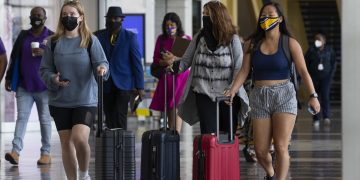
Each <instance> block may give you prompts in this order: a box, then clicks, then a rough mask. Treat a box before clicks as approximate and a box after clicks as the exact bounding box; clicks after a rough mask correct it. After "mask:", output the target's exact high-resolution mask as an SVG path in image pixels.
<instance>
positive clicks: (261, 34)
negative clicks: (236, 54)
mask: <svg viewBox="0 0 360 180" xmlns="http://www.w3.org/2000/svg"><path fill="white" fill-rule="evenodd" d="M283 38H286V39H287V40H288V41H283ZM284 42H286V43H284ZM285 46H286V47H285ZM284 47H285V48H288V49H289V51H290V54H291V57H292V58H291V59H292V62H293V63H294V64H295V67H296V69H297V71H298V72H299V74H300V76H301V77H302V80H303V82H304V85H305V86H306V88H307V90H308V93H309V94H310V97H309V102H308V105H309V107H311V108H312V109H314V111H315V112H316V113H317V112H319V111H320V105H319V101H318V99H317V94H316V92H315V89H314V86H313V83H312V80H311V77H310V75H309V73H308V71H307V69H306V65H305V60H304V57H303V53H302V50H301V47H300V45H299V43H298V42H297V41H296V40H295V39H294V38H293V37H292V35H291V34H290V33H289V31H288V29H287V27H286V22H285V17H284V14H283V12H282V11H281V9H280V6H279V4H278V3H273V2H270V3H266V4H265V5H264V6H263V7H262V8H261V10H260V15H259V22H258V25H257V29H256V30H255V32H254V33H253V34H252V35H251V36H250V37H249V38H248V40H247V41H246V42H245V45H244V59H243V64H242V67H241V69H240V71H239V73H238V74H237V76H236V79H235V80H234V82H233V84H232V87H231V88H230V90H228V91H225V95H227V96H231V97H234V95H235V93H236V92H237V91H238V90H239V88H240V87H241V85H242V84H243V83H244V81H245V80H246V77H247V75H248V73H249V71H250V69H252V70H253V74H252V78H253V82H254V87H253V89H252V90H251V92H250V96H249V100H250V107H251V112H250V117H251V119H252V121H253V134H254V145H255V152H256V156H257V159H258V162H259V163H260V165H261V166H262V167H263V168H264V170H265V172H266V177H265V179H267V180H273V179H275V173H276V179H277V180H285V179H286V177H287V173H288V170H289V166H290V162H289V160H290V157H289V152H288V145H289V139H290V137H291V133H292V131H293V128H294V125H295V119H296V115H297V100H296V91H295V88H294V84H293V83H292V82H290V78H291V72H292V71H291V65H290V64H291V63H289V62H290V61H288V58H287V55H286V52H285V48H284ZM289 51H288V52H289ZM271 139H273V140H274V146H275V153H276V160H275V164H276V167H275V168H274V167H273V165H272V157H271V155H270V153H269V152H270V145H271Z"/></svg>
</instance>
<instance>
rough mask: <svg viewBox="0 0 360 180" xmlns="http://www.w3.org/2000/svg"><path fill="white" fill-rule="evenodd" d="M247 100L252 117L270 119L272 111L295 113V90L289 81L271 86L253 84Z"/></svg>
mask: <svg viewBox="0 0 360 180" xmlns="http://www.w3.org/2000/svg"><path fill="white" fill-rule="evenodd" d="M249 100H250V107H251V111H250V117H251V118H252V119H270V118H271V116H272V115H273V114H274V113H290V114H294V115H297V100H296V92H295V88H294V84H293V83H291V82H290V81H286V82H283V83H279V84H275V85H272V86H255V87H254V88H253V89H252V90H251V92H250V97H249Z"/></svg>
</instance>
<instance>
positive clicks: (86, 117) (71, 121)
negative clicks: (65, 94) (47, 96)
mask: <svg viewBox="0 0 360 180" xmlns="http://www.w3.org/2000/svg"><path fill="white" fill-rule="evenodd" d="M49 110H50V115H51V116H52V117H53V118H54V121H55V125H56V129H57V131H61V130H70V129H72V127H73V126H75V125H77V124H83V125H86V126H88V127H90V128H91V127H92V126H93V123H94V119H95V118H94V117H95V115H96V113H97V107H77V108H63V107H55V106H49Z"/></svg>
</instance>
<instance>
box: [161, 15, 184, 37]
mask: <svg viewBox="0 0 360 180" xmlns="http://www.w3.org/2000/svg"><path fill="white" fill-rule="evenodd" d="M166 21H172V22H174V23H175V24H176V26H177V29H176V36H179V37H182V36H184V34H185V33H184V29H183V27H182V24H181V20H180V17H179V16H178V15H177V14H176V13H174V12H169V13H167V14H166V15H165V17H164V20H163V22H162V36H163V37H167V36H169V35H168V34H167V32H166Z"/></svg>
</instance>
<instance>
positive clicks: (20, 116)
mask: <svg viewBox="0 0 360 180" xmlns="http://www.w3.org/2000/svg"><path fill="white" fill-rule="evenodd" d="M34 102H35V103H36V107H37V111H38V115H39V120H40V130H41V144H42V146H41V149H40V151H41V154H43V155H49V154H50V140H51V119H50V113H49V105H48V93H47V91H43V92H27V91H26V90H24V89H23V88H21V87H18V89H17V91H16V103H17V111H18V112H17V120H16V126H15V132H14V139H13V141H12V144H13V149H12V151H14V152H17V153H18V154H20V151H21V150H22V149H23V139H24V136H25V132H26V127H27V123H28V120H29V116H30V113H31V109H32V106H33V104H34Z"/></svg>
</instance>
